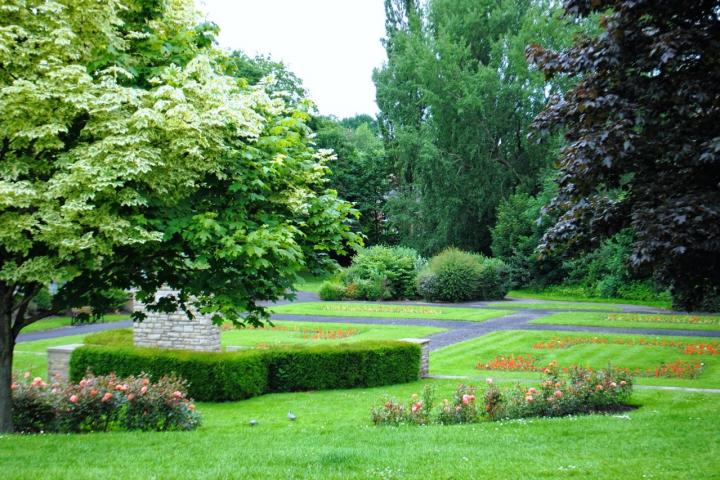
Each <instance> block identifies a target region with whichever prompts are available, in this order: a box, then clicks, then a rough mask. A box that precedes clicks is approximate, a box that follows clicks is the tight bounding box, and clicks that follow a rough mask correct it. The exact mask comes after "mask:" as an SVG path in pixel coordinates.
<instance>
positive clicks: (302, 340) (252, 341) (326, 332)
mask: <svg viewBox="0 0 720 480" xmlns="http://www.w3.org/2000/svg"><path fill="white" fill-rule="evenodd" d="M273 323H274V324H275V326H276V327H277V328H272V327H266V328H260V329H255V328H245V329H236V330H230V331H226V332H223V334H222V338H221V341H222V344H223V345H244V346H256V345H258V344H266V345H269V346H271V345H279V344H281V345H318V344H322V345H332V344H337V343H351V342H363V341H368V340H398V339H400V338H419V337H420V338H421V337H426V336H429V335H434V334H436V333H440V332H444V331H445V329H443V328H434V327H410V326H394V325H359V324H355V325H351V324H346V323H319V322H279V321H278V322H273ZM346 335H347V336H346ZM318 337H320V338H318ZM333 337H334V338H333Z"/></svg>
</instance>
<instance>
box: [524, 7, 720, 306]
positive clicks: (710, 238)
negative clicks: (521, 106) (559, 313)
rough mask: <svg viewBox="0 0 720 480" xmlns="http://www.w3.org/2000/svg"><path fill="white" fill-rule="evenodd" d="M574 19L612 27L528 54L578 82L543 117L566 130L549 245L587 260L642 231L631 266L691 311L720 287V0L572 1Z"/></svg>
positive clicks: (549, 126) (543, 126)
mask: <svg viewBox="0 0 720 480" xmlns="http://www.w3.org/2000/svg"><path fill="white" fill-rule="evenodd" d="M564 7H565V10H566V12H567V14H568V17H569V18H570V20H571V21H572V22H575V21H576V20H577V19H578V18H585V17H588V16H589V15H591V14H604V16H602V17H601V20H600V26H601V28H602V32H601V33H600V34H599V35H597V36H595V37H593V38H586V37H583V38H578V39H577V40H576V42H575V45H574V46H573V47H572V48H571V49H568V50H565V51H560V52H555V51H549V50H545V49H544V48H543V47H540V46H538V45H532V46H530V47H528V50H527V56H528V58H529V60H530V61H531V62H532V63H534V64H536V65H537V66H538V67H539V68H540V69H541V70H542V71H543V72H544V73H545V75H546V77H547V78H549V79H550V78H554V77H565V78H567V77H575V78H577V79H579V82H578V83H577V85H576V87H575V88H573V89H572V90H570V91H569V92H568V93H567V94H566V95H565V96H564V98H562V97H560V96H555V97H553V98H552V99H551V101H550V104H549V105H548V107H547V109H546V110H545V111H544V112H543V113H542V114H540V115H539V116H538V117H537V118H536V120H535V127H536V128H537V129H538V131H539V132H540V133H541V134H544V133H548V132H551V131H554V130H563V131H564V132H566V133H565V138H566V142H567V145H566V147H565V148H563V150H562V152H561V155H560V158H559V161H558V163H559V166H560V173H561V174H560V177H559V191H558V196H557V198H556V199H555V200H554V202H553V203H552V209H553V210H554V211H555V212H556V214H557V215H559V219H558V221H557V223H556V225H555V226H554V228H553V229H551V230H550V231H549V232H548V233H547V235H546V236H545V239H544V243H543V249H544V250H545V251H553V250H558V249H561V250H562V249H564V250H570V251H572V252H573V253H579V252H580V251H582V250H584V249H589V248H592V247H595V246H597V244H598V243H599V242H600V241H601V240H603V239H606V238H610V237H612V236H613V235H614V234H616V233H618V232H620V231H622V230H624V229H627V228H631V229H632V230H633V231H634V232H635V238H634V241H633V243H632V255H631V261H632V264H633V266H634V268H636V269H638V270H641V271H643V272H647V271H650V272H652V274H653V275H654V276H655V277H656V278H657V279H658V280H659V282H660V283H661V284H662V285H663V286H667V287H669V288H670V290H671V293H672V295H673V302H674V305H675V307H676V308H679V309H697V308H709V307H711V306H712V305H716V304H717V303H718V301H717V298H718V293H720V292H719V289H720V190H719V189H718V184H719V183H720V122H718V104H719V102H720V35H718V24H719V23H720V19H719V11H720V10H719V5H718V2H717V0H697V1H694V2H676V1H655V2H647V1H637V0H593V1H589V0H567V1H565V2H564Z"/></svg>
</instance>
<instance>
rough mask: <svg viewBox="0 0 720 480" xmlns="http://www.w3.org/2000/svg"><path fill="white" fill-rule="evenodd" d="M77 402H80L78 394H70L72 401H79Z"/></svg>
mask: <svg viewBox="0 0 720 480" xmlns="http://www.w3.org/2000/svg"><path fill="white" fill-rule="evenodd" d="M77 402H78V396H77V395H70V403H77Z"/></svg>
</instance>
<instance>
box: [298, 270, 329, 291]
mask: <svg viewBox="0 0 720 480" xmlns="http://www.w3.org/2000/svg"><path fill="white" fill-rule="evenodd" d="M330 278H332V275H322V276H314V275H310V274H303V275H300V281H298V282H297V283H296V284H295V289H296V290H297V291H299V292H312V293H318V292H319V291H320V286H321V285H322V284H323V282H324V281H325V280H328V279H330Z"/></svg>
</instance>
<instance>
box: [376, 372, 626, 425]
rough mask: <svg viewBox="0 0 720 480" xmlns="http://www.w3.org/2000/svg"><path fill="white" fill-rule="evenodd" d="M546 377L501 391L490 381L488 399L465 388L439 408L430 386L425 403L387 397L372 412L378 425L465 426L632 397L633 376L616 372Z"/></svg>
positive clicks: (617, 404) (597, 409)
mask: <svg viewBox="0 0 720 480" xmlns="http://www.w3.org/2000/svg"><path fill="white" fill-rule="evenodd" d="M546 374H547V376H548V378H547V379H546V380H544V381H543V382H541V383H540V385H539V386H537V387H527V386H525V385H521V384H516V385H515V386H514V387H511V388H508V389H500V388H499V387H498V386H496V385H495V384H494V383H493V382H492V379H488V381H486V387H485V391H484V392H483V393H482V395H479V394H477V395H476V388H475V387H473V386H470V385H459V386H458V387H457V389H456V390H455V393H454V395H453V398H452V399H451V400H448V399H444V400H443V401H442V402H441V403H440V404H439V405H437V406H435V405H434V390H433V389H432V388H431V387H429V386H426V387H425V391H424V392H423V396H422V400H419V399H418V397H417V395H413V397H412V398H411V400H410V402H409V404H408V406H407V408H406V407H405V405H403V404H402V403H400V402H397V401H395V400H392V399H385V400H384V401H383V402H382V403H380V404H379V405H377V406H375V407H374V408H373V409H372V412H371V418H372V422H373V423H374V424H375V425H399V424H403V423H407V424H417V425H427V424H432V423H436V424H460V423H476V422H479V421H481V420H482V419H487V420H505V419H516V418H528V417H559V416H565V415H573V414H582V413H604V412H613V411H619V410H622V409H623V408H625V407H626V405H627V402H628V400H629V399H630V396H631V395H632V378H631V377H630V376H629V375H628V374H627V373H625V372H622V371H618V370H616V369H606V370H597V371H595V370H589V369H584V368H579V367H576V368H572V369H570V370H569V371H568V372H567V373H565V372H563V371H562V370H560V369H558V368H553V367H549V368H548V371H547V372H546ZM478 397H479V398H480V400H479V401H478Z"/></svg>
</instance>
